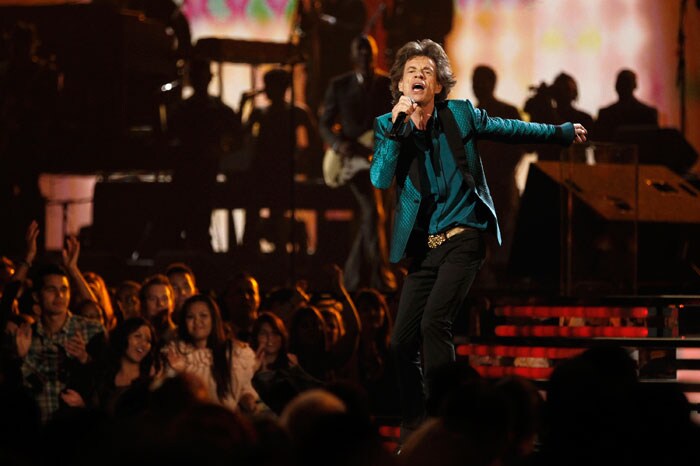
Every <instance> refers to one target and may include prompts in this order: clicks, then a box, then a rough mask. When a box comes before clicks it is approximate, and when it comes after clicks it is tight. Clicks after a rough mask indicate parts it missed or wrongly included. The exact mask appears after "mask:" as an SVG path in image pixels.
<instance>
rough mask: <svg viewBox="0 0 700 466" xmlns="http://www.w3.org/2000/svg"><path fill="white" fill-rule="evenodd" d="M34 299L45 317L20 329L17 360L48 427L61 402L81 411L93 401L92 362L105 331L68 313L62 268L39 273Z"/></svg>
mask: <svg viewBox="0 0 700 466" xmlns="http://www.w3.org/2000/svg"><path fill="white" fill-rule="evenodd" d="M33 296H34V300H35V301H36V302H37V303H38V304H39V307H40V308H41V317H40V319H39V320H38V321H37V322H36V323H35V324H34V325H31V326H30V325H27V324H25V325H23V326H21V327H20V328H19V329H18V331H17V337H16V341H17V354H18V356H19V357H20V358H21V359H22V376H23V378H24V384H25V386H26V387H27V388H29V390H30V391H31V393H32V395H33V396H34V398H35V399H36V401H37V404H38V406H39V409H40V411H41V421H42V423H46V422H47V421H49V420H50V419H51V417H52V416H53V415H54V414H55V413H56V411H58V409H59V408H60V407H61V404H62V403H61V402H63V404H65V405H67V406H80V405H81V404H82V400H83V399H85V400H87V399H89V392H90V388H91V385H92V377H91V367H92V364H91V362H92V361H93V358H94V357H95V356H96V355H97V353H98V352H99V351H100V350H101V348H102V347H103V345H104V341H105V338H104V337H105V331H104V328H103V327H102V325H101V324H100V323H99V322H95V321H91V320H88V319H85V318H84V317H81V316H77V315H73V314H71V313H70V311H69V310H68V303H69V302H70V286H69V281H68V275H67V274H66V272H65V271H64V270H63V269H61V268H60V267H58V266H48V267H46V268H44V269H43V270H41V271H40V273H39V274H38V277H37V278H36V282H35V288H34V292H33Z"/></svg>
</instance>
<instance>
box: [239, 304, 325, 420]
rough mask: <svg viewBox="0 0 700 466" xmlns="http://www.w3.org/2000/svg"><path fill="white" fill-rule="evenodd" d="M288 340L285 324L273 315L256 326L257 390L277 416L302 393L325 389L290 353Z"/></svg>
mask: <svg viewBox="0 0 700 466" xmlns="http://www.w3.org/2000/svg"><path fill="white" fill-rule="evenodd" d="M288 339H289V338H288V336H287V330H286V329H285V327H284V323H283V322H282V320H280V318H279V317H277V316H275V315H274V314H272V313H269V312H263V313H261V314H260V316H259V317H258V319H257V320H256V321H255V325H253V339H252V348H253V350H255V351H256V357H257V365H258V368H257V371H256V372H255V376H254V377H253V387H255V390H256V391H257V392H258V393H259V394H260V398H261V399H262V400H263V401H264V402H265V404H266V405H267V406H268V407H269V408H270V409H271V410H272V411H273V412H275V413H277V414H281V413H282V410H283V409H284V407H285V406H286V405H287V403H289V402H290V401H291V400H292V399H293V398H294V397H295V396H297V395H298V394H299V393H301V392H303V391H304V390H308V389H310V388H314V387H318V386H320V385H321V381H319V380H316V379H314V378H313V377H311V376H310V375H309V374H307V373H306V372H304V370H303V369H302V368H301V366H299V361H298V360H297V358H296V356H295V355H293V354H291V353H288V352H287V343H288Z"/></svg>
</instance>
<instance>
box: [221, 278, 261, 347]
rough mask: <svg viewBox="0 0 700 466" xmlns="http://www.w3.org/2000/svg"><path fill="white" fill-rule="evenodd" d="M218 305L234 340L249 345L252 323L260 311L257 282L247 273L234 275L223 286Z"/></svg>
mask: <svg viewBox="0 0 700 466" xmlns="http://www.w3.org/2000/svg"><path fill="white" fill-rule="evenodd" d="M220 304H221V309H222V312H223V316H224V319H225V320H226V322H227V323H228V324H229V325H230V326H231V331H232V332H233V335H234V336H235V338H236V339H238V340H239V341H243V342H246V343H250V342H251V338H250V337H251V331H252V329H253V323H254V322H255V320H256V319H257V318H258V311H259V310H260V288H259V286H258V281H257V280H256V279H255V278H253V276H252V275H250V274H249V273H247V272H243V273H239V274H238V275H235V276H234V277H233V278H232V279H231V280H229V281H228V283H227V284H226V285H225V286H224V291H223V292H222V293H221V298H220Z"/></svg>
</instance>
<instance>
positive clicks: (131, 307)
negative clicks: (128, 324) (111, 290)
mask: <svg viewBox="0 0 700 466" xmlns="http://www.w3.org/2000/svg"><path fill="white" fill-rule="evenodd" d="M117 304H118V305H119V309H121V311H122V314H123V316H124V319H128V318H130V317H137V316H138V315H140V314H141V300H139V292H138V290H137V289H136V288H124V289H123V290H121V291H120V292H119V294H118V295H117Z"/></svg>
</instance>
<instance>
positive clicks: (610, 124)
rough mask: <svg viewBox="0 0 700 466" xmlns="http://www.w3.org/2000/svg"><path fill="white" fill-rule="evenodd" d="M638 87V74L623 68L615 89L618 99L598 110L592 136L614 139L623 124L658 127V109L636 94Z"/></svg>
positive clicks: (598, 138)
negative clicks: (641, 100) (640, 99)
mask: <svg viewBox="0 0 700 466" xmlns="http://www.w3.org/2000/svg"><path fill="white" fill-rule="evenodd" d="M635 89H637V75H636V74H635V73H634V71H632V70H627V69H623V70H620V72H619V73H618V74H617V79H616V80H615V91H616V92H617V95H618V100H617V102H615V103H614V104H611V105H609V106H607V107H603V108H601V109H600V110H599V111H598V121H597V122H596V124H595V127H594V131H593V132H592V137H593V138H594V139H595V140H599V141H612V140H613V138H614V136H615V131H617V129H618V128H620V127H622V126H648V127H657V126H658V124H659V115H658V111H657V110H656V109H655V108H654V107H651V106H649V105H646V104H644V103H642V102H640V101H639V100H637V98H636V97H635V96H634V91H635Z"/></svg>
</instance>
